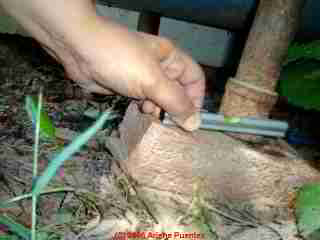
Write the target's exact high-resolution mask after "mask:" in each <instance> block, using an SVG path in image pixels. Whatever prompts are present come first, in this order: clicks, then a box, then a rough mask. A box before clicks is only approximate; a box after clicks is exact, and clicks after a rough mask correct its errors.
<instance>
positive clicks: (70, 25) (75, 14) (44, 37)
mask: <svg viewBox="0 0 320 240" xmlns="http://www.w3.org/2000/svg"><path fill="white" fill-rule="evenodd" d="M0 5H1V6H2V8H3V9H4V10H5V11H6V12H7V13H8V14H9V15H10V16H12V17H13V18H15V19H16V21H17V22H18V23H19V24H20V25H21V26H22V27H23V28H24V29H25V30H26V31H27V32H29V33H30V34H31V35H32V36H33V37H35V38H37V40H39V41H40V42H42V43H43V44H45V45H48V44H49V43H48V41H49V39H48V38H49V35H56V36H57V37H59V36H60V37H63V38H68V36H70V37H71V35H73V34H75V33H78V32H79V30H80V29H82V30H83V29H84V28H86V25H88V24H90V22H94V18H95V8H94V4H92V1H91V0H67V1H66V0H55V1H51V0H24V1H21V0H0ZM72 37H74V36H72ZM49 45H50V44H49Z"/></svg>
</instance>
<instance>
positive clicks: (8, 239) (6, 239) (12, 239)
mask: <svg viewBox="0 0 320 240" xmlns="http://www.w3.org/2000/svg"><path fill="white" fill-rule="evenodd" d="M0 240H19V238H18V237H17V236H12V235H0Z"/></svg>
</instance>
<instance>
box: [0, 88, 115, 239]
mask: <svg viewBox="0 0 320 240" xmlns="http://www.w3.org/2000/svg"><path fill="white" fill-rule="evenodd" d="M40 96H41V94H40ZM39 99H40V100H41V97H40V98H39ZM38 106H39V109H38ZM26 110H27V112H28V115H29V117H30V118H31V120H32V122H33V124H35V125H36V127H37V131H36V140H39V136H38V135H39V133H40V131H41V133H42V134H44V136H45V137H49V138H55V128H54V127H53V124H52V122H51V121H50V119H49V117H48V115H47V114H46V113H45V112H44V111H43V110H42V109H41V102H40V101H39V103H38V102H37V101H35V99H32V98H31V97H29V96H27V97H26ZM114 117H115V115H114V114H112V112H111V111H108V110H107V111H105V112H104V113H103V114H102V115H101V117H100V118H99V119H98V120H97V121H96V122H95V124H93V126H91V127H90V128H88V129H87V130H86V131H85V132H84V133H82V134H81V135H80V136H78V137H77V138H76V139H75V140H74V141H73V142H72V143H71V144H70V145H69V146H67V147H66V148H64V149H63V150H62V152H61V153H59V154H58V155H57V156H56V157H55V158H54V159H53V160H52V161H51V162H50V164H49V166H48V167H47V169H46V170H45V171H44V173H43V174H42V176H40V177H39V178H36V177H37V166H35V167H34V171H33V177H34V179H36V181H35V183H34V184H33V187H32V193H31V194H25V195H23V196H18V197H16V198H14V199H11V200H9V201H7V202H5V203H1V204H0V207H5V206H8V205H10V204H12V203H14V202H17V201H20V200H22V199H26V198H30V197H32V200H33V214H32V223H33V229H32V231H30V229H28V228H26V227H24V226H23V225H21V224H19V223H17V222H15V221H14V220H13V219H11V218H10V217H8V216H6V215H2V216H0V225H5V226H7V227H8V228H9V230H10V232H12V233H13V234H16V235H13V236H11V235H3V236H0V237H1V239H18V238H17V237H16V236H19V237H21V238H22V239H26V240H29V239H35V238H36V239H38V240H45V239H46V240H47V239H49V238H50V236H49V234H48V233H46V232H44V231H39V230H37V231H36V229H35V224H34V223H36V221H35V218H36V214H35V209H36V208H35V206H36V201H35V200H36V197H37V196H38V195H39V194H43V193H50V192H60V191H64V190H63V189H53V190H50V191H47V192H43V189H44V188H45V187H46V186H47V185H48V183H49V181H50V180H51V179H52V178H53V177H54V176H55V173H56V172H57V170H58V168H59V167H60V166H61V165H62V164H63V162H64V161H65V160H67V159H68V158H70V157H71V156H72V155H73V154H74V153H76V152H77V151H78V150H79V149H80V148H81V147H82V146H83V145H84V144H86V143H87V142H88V141H89V139H90V138H91V137H93V136H94V134H95V133H96V132H97V131H99V130H100V129H101V128H102V127H103V125H104V124H105V122H106V121H107V120H110V119H113V118H114ZM38 119H39V120H40V121H38ZM37 145H38V141H36V144H35V154H34V160H35V161H34V164H37V161H36V160H37V154H38V153H37V150H38V148H37V147H36V146H37ZM67 191H70V189H69V190H68V189H67ZM71 191H73V190H71ZM57 220H58V221H59V222H60V223H66V222H70V221H72V217H71V216H70V215H67V214H60V215H57ZM1 239H0V240H1Z"/></svg>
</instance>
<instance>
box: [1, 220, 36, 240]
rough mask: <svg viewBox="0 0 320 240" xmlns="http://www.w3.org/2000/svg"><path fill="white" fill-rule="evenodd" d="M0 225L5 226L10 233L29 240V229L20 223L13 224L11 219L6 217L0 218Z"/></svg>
mask: <svg viewBox="0 0 320 240" xmlns="http://www.w3.org/2000/svg"><path fill="white" fill-rule="evenodd" d="M0 224H3V225H5V226H7V227H8V228H9V230H10V231H11V232H13V233H15V234H17V235H18V236H20V237H22V238H24V239H26V240H29V239H30V236H31V233H30V231H29V229H28V228H26V227H25V226H23V225H21V224H20V223H17V222H15V221H14V220H13V219H12V218H10V217H8V216H6V215H2V216H0Z"/></svg>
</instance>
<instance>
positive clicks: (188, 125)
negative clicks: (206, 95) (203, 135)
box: [172, 112, 201, 131]
mask: <svg viewBox="0 0 320 240" xmlns="http://www.w3.org/2000/svg"><path fill="white" fill-rule="evenodd" d="M172 120H173V121H174V122H176V123H177V124H178V125H179V126H181V127H182V128H183V129H185V130H186V131H194V130H197V129H198V128H199V127H200V124H201V116H200V113H199V112H196V113H193V114H192V115H191V116H189V117H188V118H186V119H184V120H181V119H180V118H175V117H173V118H172Z"/></svg>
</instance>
